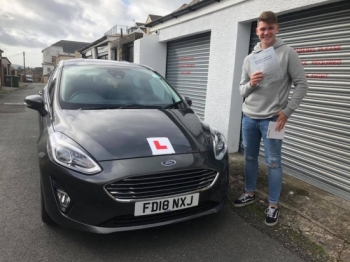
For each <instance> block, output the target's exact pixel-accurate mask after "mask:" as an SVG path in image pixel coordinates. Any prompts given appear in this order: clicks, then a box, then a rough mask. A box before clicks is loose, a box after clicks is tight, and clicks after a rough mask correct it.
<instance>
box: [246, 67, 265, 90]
mask: <svg viewBox="0 0 350 262" xmlns="http://www.w3.org/2000/svg"><path fill="white" fill-rule="evenodd" d="M263 79H264V75H263V73H262V72H260V71H258V72H255V73H254V74H252V75H251V77H250V81H249V83H250V86H252V87H255V86H256V85H257V84H259V83H260V82H261V81H262V80H263Z"/></svg>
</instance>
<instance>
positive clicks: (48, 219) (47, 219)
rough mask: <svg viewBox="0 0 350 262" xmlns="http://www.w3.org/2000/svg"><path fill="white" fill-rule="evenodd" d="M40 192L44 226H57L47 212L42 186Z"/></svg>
mask: <svg viewBox="0 0 350 262" xmlns="http://www.w3.org/2000/svg"><path fill="white" fill-rule="evenodd" d="M40 192H41V220H42V221H43V222H44V224H47V225H53V224H55V221H53V220H52V218H51V217H50V216H49V214H48V213H47V212H46V209H45V200H44V194H43V189H42V187H41V185H40Z"/></svg>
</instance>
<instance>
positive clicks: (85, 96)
mask: <svg viewBox="0 0 350 262" xmlns="http://www.w3.org/2000/svg"><path fill="white" fill-rule="evenodd" d="M59 99H60V105H61V107H62V108H63V109H82V110H84V109H111V108H168V107H170V106H171V105H173V104H175V105H176V104H179V103H181V99H180V97H179V96H178V95H177V93H176V92H175V91H174V90H173V89H172V88H171V87H170V86H169V85H168V84H167V83H166V81H165V80H164V79H163V78H162V77H161V76H160V75H158V74H157V73H154V72H153V71H151V70H149V69H146V68H138V67H126V66H125V67H123V66H118V67H116V66H111V65H107V66H101V65H89V66H85V65H84V66H82V65H81V66H80V65H79V66H66V67H64V68H63V72H62V78H61V83H60V90H59Z"/></svg>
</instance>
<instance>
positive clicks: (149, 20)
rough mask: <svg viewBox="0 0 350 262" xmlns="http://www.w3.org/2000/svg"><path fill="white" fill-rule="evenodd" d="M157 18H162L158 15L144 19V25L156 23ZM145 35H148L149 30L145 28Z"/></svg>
mask: <svg viewBox="0 0 350 262" xmlns="http://www.w3.org/2000/svg"><path fill="white" fill-rule="evenodd" d="M159 18H162V16H159V15H148V17H147V19H146V25H147V24H149V23H152V22H154V21H156V20H157V19H159ZM146 33H147V34H148V35H149V34H150V28H146Z"/></svg>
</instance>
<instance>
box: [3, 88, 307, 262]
mask: <svg viewBox="0 0 350 262" xmlns="http://www.w3.org/2000/svg"><path fill="white" fill-rule="evenodd" d="M42 88H43V84H30V85H29V86H27V87H25V88H21V89H18V90H15V91H12V92H11V93H9V94H3V95H0V225H1V226H0V261H1V262H3V261H50V262H51V261H60V262H63V261H239V262H248V261H249V262H253V261H259V262H264V261H268V262H274V261H283V262H292V261H293V262H296V261H302V260H301V259H300V258H298V256H297V255H296V254H293V253H291V252H290V251H289V250H287V249H286V248H284V247H283V246H282V245H281V244H280V243H279V242H277V241H275V240H273V239H271V238H269V237H268V236H265V235H263V234H262V233H260V232H259V231H258V230H256V229H254V228H253V227H251V226H250V225H248V224H246V223H245V222H244V221H243V220H242V219H241V218H240V217H239V216H238V215H237V214H236V213H234V212H233V211H232V210H231V209H230V207H229V205H226V207H225V208H224V210H222V211H221V212H220V213H218V214H215V215H209V216H206V217H202V218H199V219H196V220H192V221H187V222H183V223H179V224H175V225H170V226H164V227H159V228H154V229H146V230H140V231H131V232H122V233H115V234H111V235H95V234H90V233H84V232H78V231H73V230H69V229H66V228H63V227H61V226H52V227H49V226H47V225H44V224H43V223H42V222H41V220H40V190H39V173H38V172H39V169H38V161H37V155H36V154H37V153H36V140H37V137H38V132H39V131H38V130H39V129H38V125H37V124H38V123H37V122H38V114H37V112H36V111H33V110H30V109H27V108H25V107H24V106H23V105H22V103H23V99H24V98H25V96H26V95H30V94H37V93H38V91H39V90H41V89H42Z"/></svg>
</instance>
